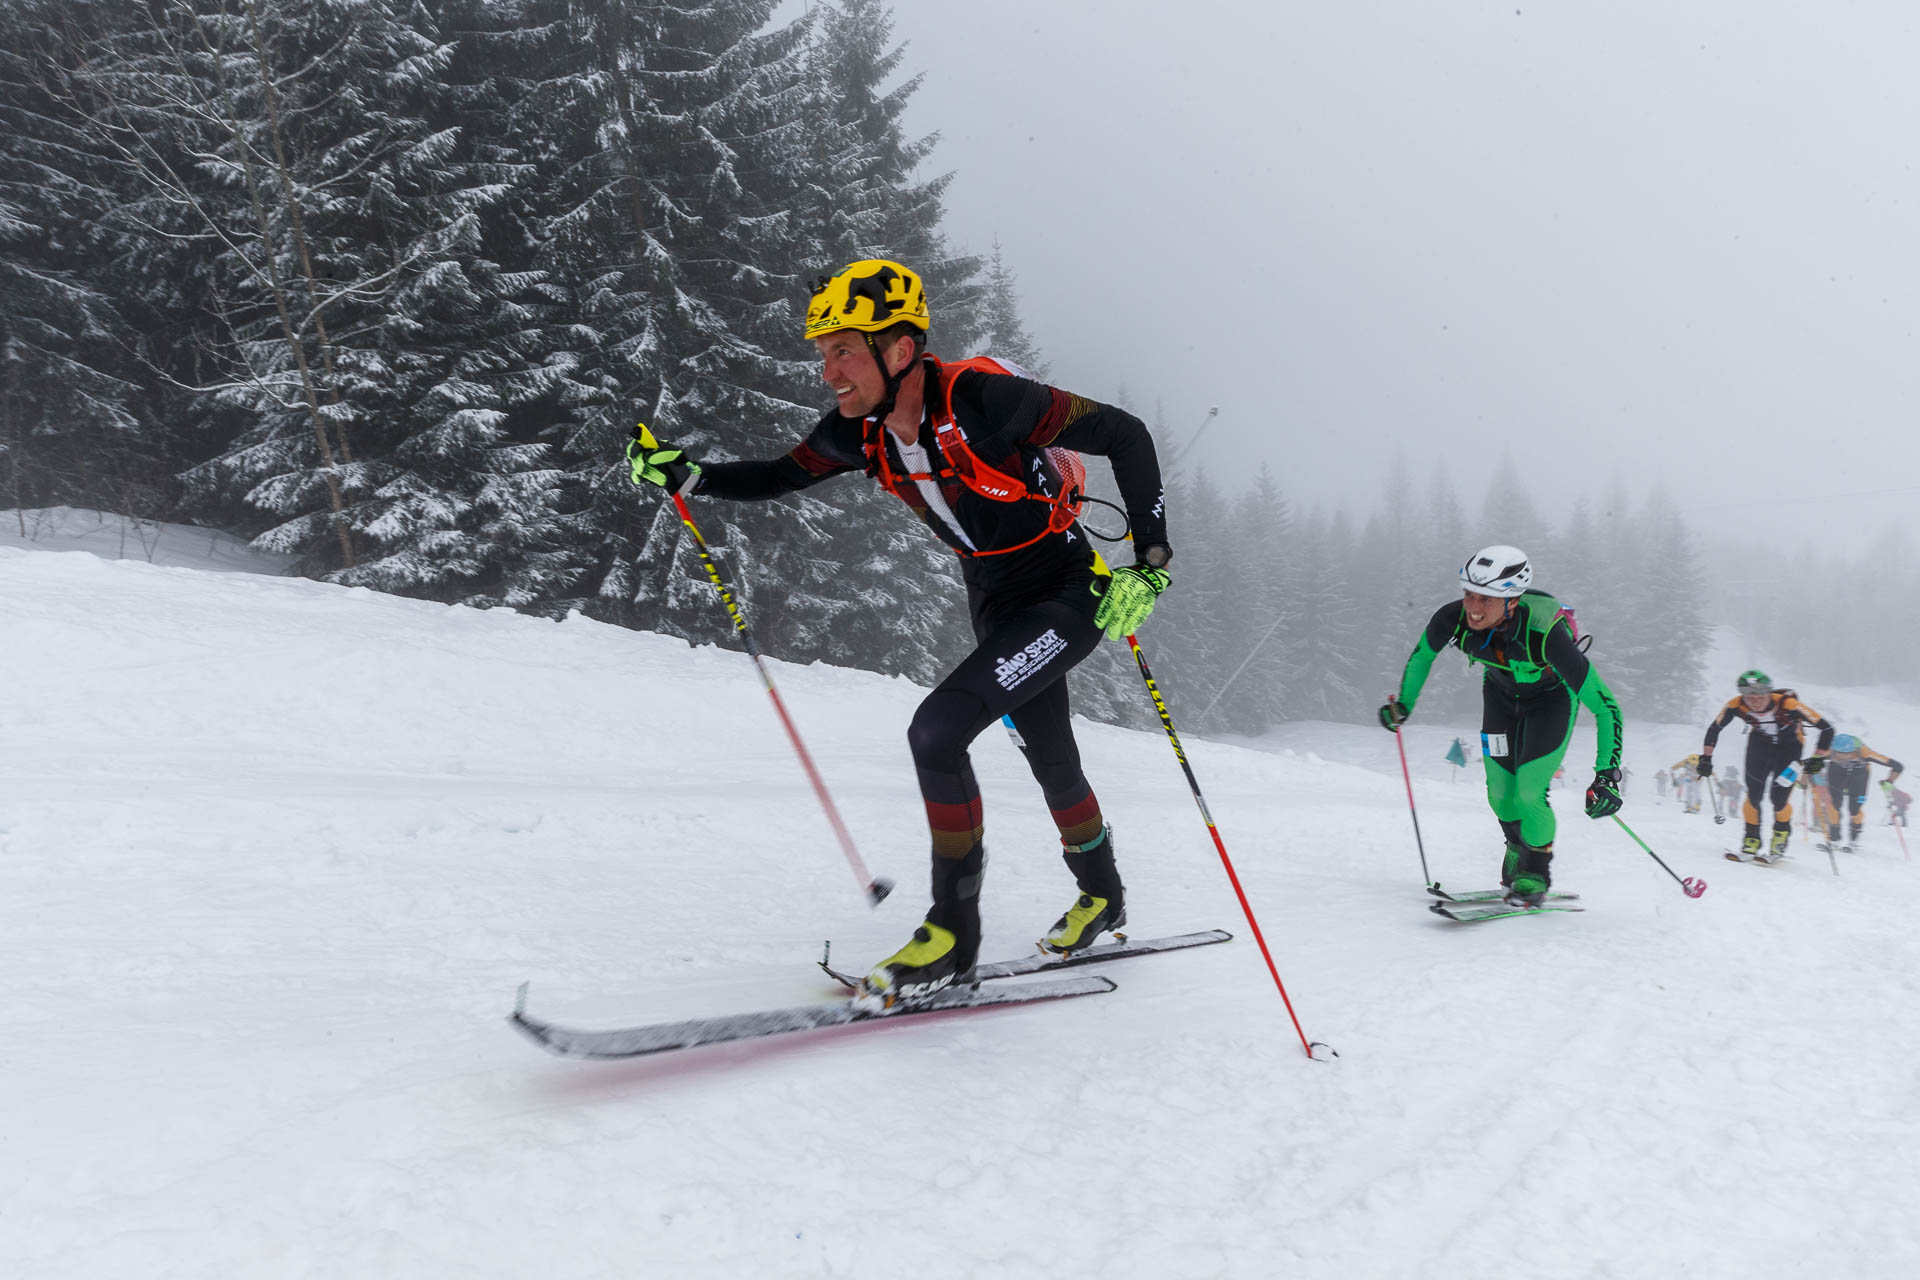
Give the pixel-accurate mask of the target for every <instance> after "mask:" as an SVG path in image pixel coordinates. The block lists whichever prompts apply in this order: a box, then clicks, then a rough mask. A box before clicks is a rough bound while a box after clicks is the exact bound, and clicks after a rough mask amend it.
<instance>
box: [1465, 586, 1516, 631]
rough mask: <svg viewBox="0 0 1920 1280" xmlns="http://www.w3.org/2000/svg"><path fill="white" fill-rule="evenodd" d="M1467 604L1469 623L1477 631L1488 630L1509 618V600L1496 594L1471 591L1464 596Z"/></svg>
mask: <svg viewBox="0 0 1920 1280" xmlns="http://www.w3.org/2000/svg"><path fill="white" fill-rule="evenodd" d="M1464 599H1465V601H1466V606H1467V625H1468V626H1469V627H1471V628H1473V629H1474V630H1475V631H1487V630H1490V629H1491V628H1493V627H1497V626H1499V625H1500V624H1501V623H1502V622H1505V621H1506V620H1507V602H1506V601H1505V600H1502V599H1499V598H1498V597H1496V596H1483V595H1481V594H1479V593H1478V592H1475V591H1469V592H1467V593H1466V595H1465V597H1464Z"/></svg>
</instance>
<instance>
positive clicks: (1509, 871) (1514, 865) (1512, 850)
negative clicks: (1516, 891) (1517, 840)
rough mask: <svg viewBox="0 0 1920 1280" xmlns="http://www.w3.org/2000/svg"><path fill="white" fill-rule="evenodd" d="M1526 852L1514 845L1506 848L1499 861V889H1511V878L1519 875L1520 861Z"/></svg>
mask: <svg viewBox="0 0 1920 1280" xmlns="http://www.w3.org/2000/svg"><path fill="white" fill-rule="evenodd" d="M1525 854H1526V850H1525V849H1523V848H1522V847H1520V846H1519V845H1516V844H1510V845H1508V846H1507V852H1506V854H1505V855H1504V856H1503V857H1502V858H1501V859H1500V887H1501V888H1502V889H1511V888H1513V878H1514V877H1515V876H1517V875H1519V874H1520V859H1521V858H1522V857H1523V856H1525Z"/></svg>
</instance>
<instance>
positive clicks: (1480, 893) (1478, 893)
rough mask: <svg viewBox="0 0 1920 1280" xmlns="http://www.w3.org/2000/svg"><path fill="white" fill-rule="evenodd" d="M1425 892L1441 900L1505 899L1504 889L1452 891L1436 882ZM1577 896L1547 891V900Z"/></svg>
mask: <svg viewBox="0 0 1920 1280" xmlns="http://www.w3.org/2000/svg"><path fill="white" fill-rule="evenodd" d="M1427 892H1428V893H1430V894H1432V895H1433V896H1434V897H1436V898H1438V899H1440V901H1442V902H1505V901H1506V899H1507V891H1506V890H1505V889H1475V890H1474V891H1472V892H1471V893H1454V892H1452V891H1451V890H1448V889H1442V888H1441V887H1440V886H1439V885H1438V884H1437V883H1436V884H1430V885H1428V886H1427ZM1579 896H1580V895H1579V894H1577V893H1549V894H1548V895H1547V901H1548V902H1572V901H1574V900H1576V899H1578V898H1579Z"/></svg>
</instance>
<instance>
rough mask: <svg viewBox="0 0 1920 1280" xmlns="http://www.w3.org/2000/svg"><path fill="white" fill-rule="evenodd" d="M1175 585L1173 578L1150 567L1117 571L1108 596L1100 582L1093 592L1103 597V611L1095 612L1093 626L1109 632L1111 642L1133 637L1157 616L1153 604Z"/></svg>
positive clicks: (1095, 585) (1110, 583) (1101, 608)
mask: <svg viewBox="0 0 1920 1280" xmlns="http://www.w3.org/2000/svg"><path fill="white" fill-rule="evenodd" d="M1172 581H1173V575H1172V574H1170V573H1168V572H1167V571H1166V570H1165V569H1157V568H1155V567H1154V566H1153V565H1150V564H1130V565H1128V566H1126V567H1125V568H1123V569H1115V570H1114V571H1113V576H1112V577H1111V578H1109V579H1107V589H1106V592H1105V594H1100V583H1099V580H1098V579H1096V580H1095V581H1094V584H1093V590H1094V592H1095V594H1100V607H1099V608H1098V609H1095V610H1094V611H1093V625H1094V626H1096V627H1099V628H1100V629H1101V630H1103V631H1105V632H1106V633H1107V639H1109V640H1120V639H1123V638H1125V637H1127V636H1130V635H1132V634H1133V633H1134V632H1136V631H1138V630H1139V629H1140V624H1141V623H1143V622H1145V621H1146V620H1147V615H1148V614H1150V613H1152V612H1153V602H1154V601H1155V600H1157V599H1159V598H1160V593H1161V592H1162V591H1165V590H1166V589H1167V586H1168V584H1169V583H1171V582H1172Z"/></svg>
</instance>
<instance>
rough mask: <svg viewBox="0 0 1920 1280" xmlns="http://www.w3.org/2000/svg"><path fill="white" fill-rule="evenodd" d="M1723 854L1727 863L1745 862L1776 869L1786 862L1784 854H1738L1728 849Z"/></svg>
mask: <svg viewBox="0 0 1920 1280" xmlns="http://www.w3.org/2000/svg"><path fill="white" fill-rule="evenodd" d="M1725 854H1726V859H1727V861H1728V862H1747V863H1753V864H1754V865H1756V866H1762V867H1777V866H1779V865H1780V864H1781V863H1783V862H1785V861H1786V860H1787V855H1786V854H1784V853H1739V852H1737V851H1735V850H1733V849H1728V850H1725Z"/></svg>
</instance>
